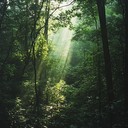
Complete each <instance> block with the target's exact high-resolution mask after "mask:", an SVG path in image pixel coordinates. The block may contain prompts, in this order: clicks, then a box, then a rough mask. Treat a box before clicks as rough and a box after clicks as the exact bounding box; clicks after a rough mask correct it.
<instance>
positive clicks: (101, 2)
mask: <svg viewBox="0 0 128 128" xmlns="http://www.w3.org/2000/svg"><path fill="white" fill-rule="evenodd" d="M97 7H98V13H99V20H100V27H101V36H102V43H103V52H104V62H105V75H106V86H107V93H108V105H109V112H110V117H109V119H110V126H109V128H110V127H112V118H111V117H112V111H111V107H112V103H113V100H114V92H113V82H112V67H111V60H110V51H109V43H108V34H107V26H106V12H105V0H97Z"/></svg>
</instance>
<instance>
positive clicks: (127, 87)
mask: <svg viewBox="0 0 128 128" xmlns="http://www.w3.org/2000/svg"><path fill="white" fill-rule="evenodd" d="M124 13H125V14H124V23H125V53H124V54H125V55H124V101H125V114H126V120H127V118H128V116H127V115H128V1H127V0H124Z"/></svg>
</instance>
